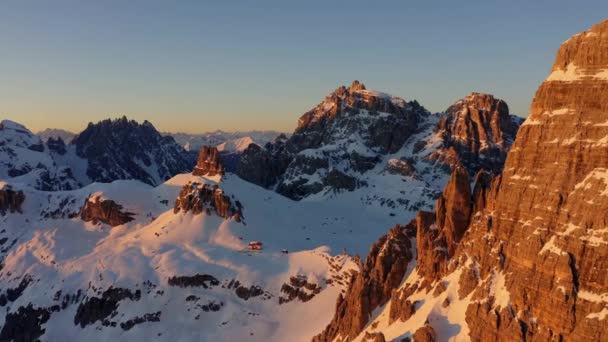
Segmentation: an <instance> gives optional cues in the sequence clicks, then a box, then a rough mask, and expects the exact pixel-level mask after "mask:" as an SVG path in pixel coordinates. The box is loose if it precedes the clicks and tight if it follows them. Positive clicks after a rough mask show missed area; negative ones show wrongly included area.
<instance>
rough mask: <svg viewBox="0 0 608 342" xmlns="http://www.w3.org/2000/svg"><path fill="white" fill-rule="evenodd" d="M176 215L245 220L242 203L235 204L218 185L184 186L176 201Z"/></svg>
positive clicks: (236, 201) (197, 184)
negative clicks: (203, 215)
mask: <svg viewBox="0 0 608 342" xmlns="http://www.w3.org/2000/svg"><path fill="white" fill-rule="evenodd" d="M173 211H174V212H175V213H178V212H180V211H183V212H192V213H193V214H194V215H198V214H201V213H205V214H206V215H211V213H212V212H213V213H215V214H216V215H217V216H219V217H222V218H225V219H234V220H235V221H237V222H241V221H242V220H243V206H242V205H241V202H239V201H238V200H235V201H234V202H233V201H232V200H231V199H230V197H229V196H227V195H226V194H224V191H223V190H222V189H220V188H219V187H218V186H217V185H209V184H200V183H196V182H194V183H188V184H186V185H184V187H183V188H182V190H181V191H180V193H179V196H177V199H176V200H175V207H174V209H173Z"/></svg>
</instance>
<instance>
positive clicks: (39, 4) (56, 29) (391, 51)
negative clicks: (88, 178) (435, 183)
mask: <svg viewBox="0 0 608 342" xmlns="http://www.w3.org/2000/svg"><path fill="white" fill-rule="evenodd" d="M606 17H608V1H599V0H598V1H571V0H570V1H561V0H558V1H369V0H368V1H354V0H353V1H96V2H94V1H12V0H7V1H2V2H1V3H0V52H1V56H2V57H1V58H0V75H2V78H1V82H0V118H10V119H13V120H16V121H19V122H22V123H24V124H26V125H27V126H28V127H30V128H31V129H32V130H39V129H42V128H45V127H64V128H67V129H70V130H74V131H77V130H80V129H82V128H83V127H85V126H86V124H87V123H88V122H89V121H97V120H100V119H103V118H106V117H115V116H118V115H123V114H125V115H127V116H129V117H131V118H134V119H136V120H144V119H148V120H150V121H151V122H152V123H154V124H155V125H156V126H157V128H159V129H161V130H171V131H188V132H202V131H208V130H214V129H224V130H245V129H279V130H285V131H290V130H292V129H293V127H294V126H295V124H296V121H297V118H298V117H299V116H300V115H301V114H302V113H304V112H305V111H307V110H308V109H310V108H312V107H313V106H314V105H316V104H317V103H318V102H320V101H321V100H322V99H323V97H324V96H325V95H326V94H327V93H328V92H330V91H331V90H333V89H335V88H336V87H338V86H339V85H342V84H350V82H351V81H352V80H354V79H359V80H361V81H363V82H364V83H365V84H366V85H367V86H368V88H373V89H377V90H381V91H385V92H388V93H391V94H394V95H397V96H401V97H403V98H405V99H408V100H410V99H416V100H418V101H419V102H420V103H421V104H422V105H424V106H425V107H427V108H428V109H429V110H431V111H442V110H444V109H445V108H447V107H448V106H449V105H450V104H451V103H452V102H453V101H455V100H457V99H458V98H461V97H463V96H465V95H467V94H468V93H470V92H472V91H478V92H489V93H492V94H494V95H496V96H497V97H500V98H502V99H504V100H506V101H507V103H508V104H509V106H510V108H511V111H512V112H513V113H517V114H520V115H524V116H525V115H527V112H528V108H529V105H530V102H531V100H532V97H533V96H534V92H535V91H536V88H537V87H538V85H539V84H540V82H541V81H542V80H543V79H544V78H545V77H546V76H547V75H548V74H549V71H550V68H551V65H552V63H553V59H554V56H555V52H556V51H557V48H558V47H559V45H560V44H561V42H563V41H564V40H566V39H567V38H568V37H569V36H571V35H573V34H575V33H577V32H579V31H582V30H586V29H588V28H589V27H590V26H591V25H593V24H595V23H597V22H600V21H601V20H603V19H605V18H606Z"/></svg>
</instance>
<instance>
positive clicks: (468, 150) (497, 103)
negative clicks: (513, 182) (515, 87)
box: [429, 93, 521, 173]
mask: <svg viewBox="0 0 608 342" xmlns="http://www.w3.org/2000/svg"><path fill="white" fill-rule="evenodd" d="M520 124H521V119H520V118H518V117H515V116H512V115H510V114H509V107H508V106H507V103H506V102H504V101H503V100H500V99H497V98H494V96H492V95H489V94H480V93H471V94H470V95H468V96H467V97H465V98H464V99H461V100H458V101H456V102H455V103H454V104H453V105H452V106H450V107H449V108H448V109H447V110H446V115H445V116H444V117H443V118H442V119H441V121H440V122H439V124H438V125H437V129H438V130H439V131H440V132H442V136H443V139H444V146H443V147H442V148H441V149H439V150H438V151H437V152H435V153H433V154H432V155H431V156H429V159H431V160H438V161H441V162H443V163H445V164H447V165H449V166H450V169H452V170H454V169H455V168H456V167H457V166H463V167H465V168H467V170H469V172H472V173H476V172H477V171H478V170H480V169H485V170H488V171H493V172H500V171H501V170H502V167H503V164H504V161H505V158H506V155H507V151H508V149H509V147H510V146H511V144H512V143H513V140H514V139H515V135H516V134H517V130H518V128H519V125H520Z"/></svg>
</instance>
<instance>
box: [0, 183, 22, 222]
mask: <svg viewBox="0 0 608 342" xmlns="http://www.w3.org/2000/svg"><path fill="white" fill-rule="evenodd" d="M23 202H25V194H24V193H23V191H21V190H18V191H16V190H13V188H12V187H10V186H9V185H4V186H2V187H0V215H2V216H4V215H6V214H7V213H15V212H17V213H22V212H23V210H22V208H21V206H22V205H23Z"/></svg>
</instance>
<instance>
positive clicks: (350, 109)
mask: <svg viewBox="0 0 608 342" xmlns="http://www.w3.org/2000/svg"><path fill="white" fill-rule="evenodd" d="M408 104H409V103H408V102H407V101H405V100H404V99H402V98H400V97H396V96H392V95H389V94H386V93H383V92H379V91H375V90H370V89H367V88H366V87H365V85H363V83H361V82H359V81H353V83H352V85H351V86H350V87H348V88H347V87H346V86H340V87H338V88H337V89H336V90H334V91H333V92H331V93H330V94H329V95H327V96H326V97H325V99H324V100H323V101H322V102H321V103H319V104H318V105H317V106H316V107H315V108H313V109H312V110H310V111H308V112H306V113H304V114H303V115H302V116H301V117H300V119H299V120H298V125H297V128H296V133H297V132H298V131H306V130H307V129H309V128H314V127H315V126H317V125H321V126H322V125H325V124H326V123H327V122H328V121H329V120H331V119H333V118H335V117H337V116H338V117H339V116H346V115H349V116H350V115H365V114H367V113H369V112H371V113H386V114H397V115H399V114H403V113H404V112H406V111H407V108H405V107H406V106H407V105H408ZM411 105H412V106H416V107H419V105H418V103H417V102H412V103H411Z"/></svg>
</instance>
